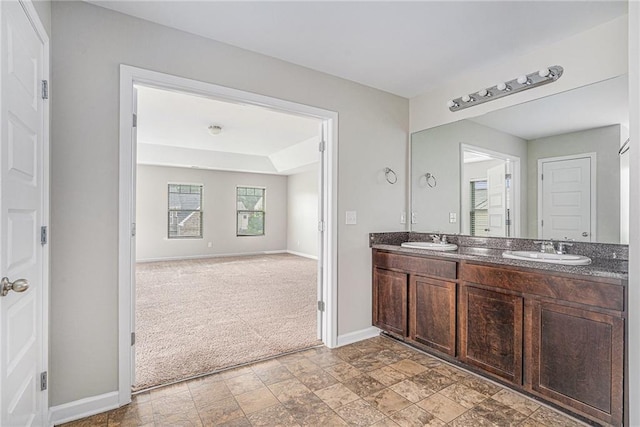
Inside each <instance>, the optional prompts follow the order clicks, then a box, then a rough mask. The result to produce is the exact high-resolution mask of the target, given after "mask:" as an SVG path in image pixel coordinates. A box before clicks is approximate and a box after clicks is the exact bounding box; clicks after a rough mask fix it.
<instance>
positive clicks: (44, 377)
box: [40, 371, 47, 391]
mask: <svg viewBox="0 0 640 427" xmlns="http://www.w3.org/2000/svg"><path fill="white" fill-rule="evenodd" d="M46 389H47V371H44V372H43V373H41V374H40V391H45V390H46Z"/></svg>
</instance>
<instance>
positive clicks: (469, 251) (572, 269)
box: [371, 243, 629, 281]
mask: <svg viewBox="0 0 640 427" xmlns="http://www.w3.org/2000/svg"><path fill="white" fill-rule="evenodd" d="M371 247H372V248H373V249H380V250H385V251H391V252H396V253H403V254H408V255H423V256H432V257H438V258H449V259H452V260H466V261H479V262H487V263H491V264H499V265H508V266H513V267H524V268H530V269H537V270H544V271H555V272H560V273H570V274H579V275H583V276H592V277H606V278H614V279H621V280H625V281H626V280H628V276H629V273H628V261H627V260H626V259H612V258H597V257H591V264H589V265H562V264H551V263H546V262H535V261H524V260H522V261H521V260H517V259H509V258H503V257H502V252H504V251H505V249H495V248H483V247H470V246H459V247H458V249H457V250H455V251H432V250H428V249H413V248H404V247H402V246H400V245H397V244H387V243H372V244H371Z"/></svg>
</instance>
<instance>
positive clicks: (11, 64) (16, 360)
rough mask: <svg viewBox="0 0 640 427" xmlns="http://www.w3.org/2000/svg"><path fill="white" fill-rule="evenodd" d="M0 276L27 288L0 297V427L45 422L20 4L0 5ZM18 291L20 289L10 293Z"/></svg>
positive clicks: (33, 70)
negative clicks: (26, 282) (22, 281)
mask: <svg viewBox="0 0 640 427" xmlns="http://www.w3.org/2000/svg"><path fill="white" fill-rule="evenodd" d="M0 8H1V10H0V16H1V17H2V22H1V25H0V28H1V31H2V33H1V35H0V40H1V43H2V44H1V49H0V52H1V55H2V56H1V58H0V64H1V66H0V68H1V71H0V73H1V74H0V82H1V83H0V93H1V94H2V97H1V101H0V105H1V108H0V111H1V112H0V128H1V135H0V139H1V140H2V148H1V152H0V159H1V162H0V207H1V208H0V242H2V244H1V247H0V277H7V278H8V280H9V281H10V282H15V281H17V280H18V279H26V280H27V281H28V284H29V287H28V288H27V289H26V290H24V289H20V288H18V289H15V288H14V289H13V290H10V291H9V292H7V294H6V295H5V296H3V297H0V349H1V350H2V351H0V425H3V426H31V425H33V426H36V425H44V424H46V423H45V420H43V412H44V409H45V408H44V406H46V405H44V403H43V402H44V397H43V392H42V391H41V387H40V373H41V371H42V370H43V365H44V363H43V353H44V351H45V349H44V348H43V327H42V322H43V319H42V310H43V278H44V273H43V253H44V249H43V246H42V245H41V244H40V226H41V225H42V212H43V203H44V202H43V197H44V192H43V191H44V181H43V162H42V158H43V157H42V155H43V129H44V112H43V111H44V110H43V108H44V107H43V100H42V98H41V93H40V88H41V81H42V76H43V63H44V62H43V61H44V51H45V48H44V43H43V41H42V40H41V39H40V38H39V36H38V33H37V31H36V30H35V29H34V27H33V26H32V24H31V22H30V20H29V17H28V16H27V15H26V13H25V11H24V9H23V7H22V5H21V4H20V3H19V2H18V1H15V0H10V1H2V2H0ZM16 290H17V291H21V292H19V293H18V292H16Z"/></svg>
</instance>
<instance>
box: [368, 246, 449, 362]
mask: <svg viewBox="0 0 640 427" xmlns="http://www.w3.org/2000/svg"><path fill="white" fill-rule="evenodd" d="M373 266H374V267H373V325H374V326H377V327H379V328H380V329H382V330H384V331H386V332H389V333H391V334H392V335H394V336H396V337H398V338H402V339H405V338H408V339H409V340H411V341H413V342H415V343H418V344H420V345H422V346H427V347H430V348H431V349H433V350H437V351H439V352H442V353H445V354H448V355H451V356H455V350H456V286H457V285H456V283H455V281H454V280H455V279H456V277H457V263H456V262H455V261H448V260H440V259H432V258H421V257H414V256H405V255H397V254H392V253H388V252H381V251H376V250H374V251H373ZM452 280H453V281H452Z"/></svg>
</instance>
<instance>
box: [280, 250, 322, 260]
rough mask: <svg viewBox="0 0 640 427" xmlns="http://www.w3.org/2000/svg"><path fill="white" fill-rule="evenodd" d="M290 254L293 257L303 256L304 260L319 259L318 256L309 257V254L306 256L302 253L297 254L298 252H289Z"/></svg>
mask: <svg viewBox="0 0 640 427" xmlns="http://www.w3.org/2000/svg"><path fill="white" fill-rule="evenodd" d="M287 253H288V254H291V255H297V256H301V257H304V258H311V259H315V260H316V261H317V260H318V257H317V256H316V255H309V254H304V253H302V252H296V251H289V250H288V251H287Z"/></svg>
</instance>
